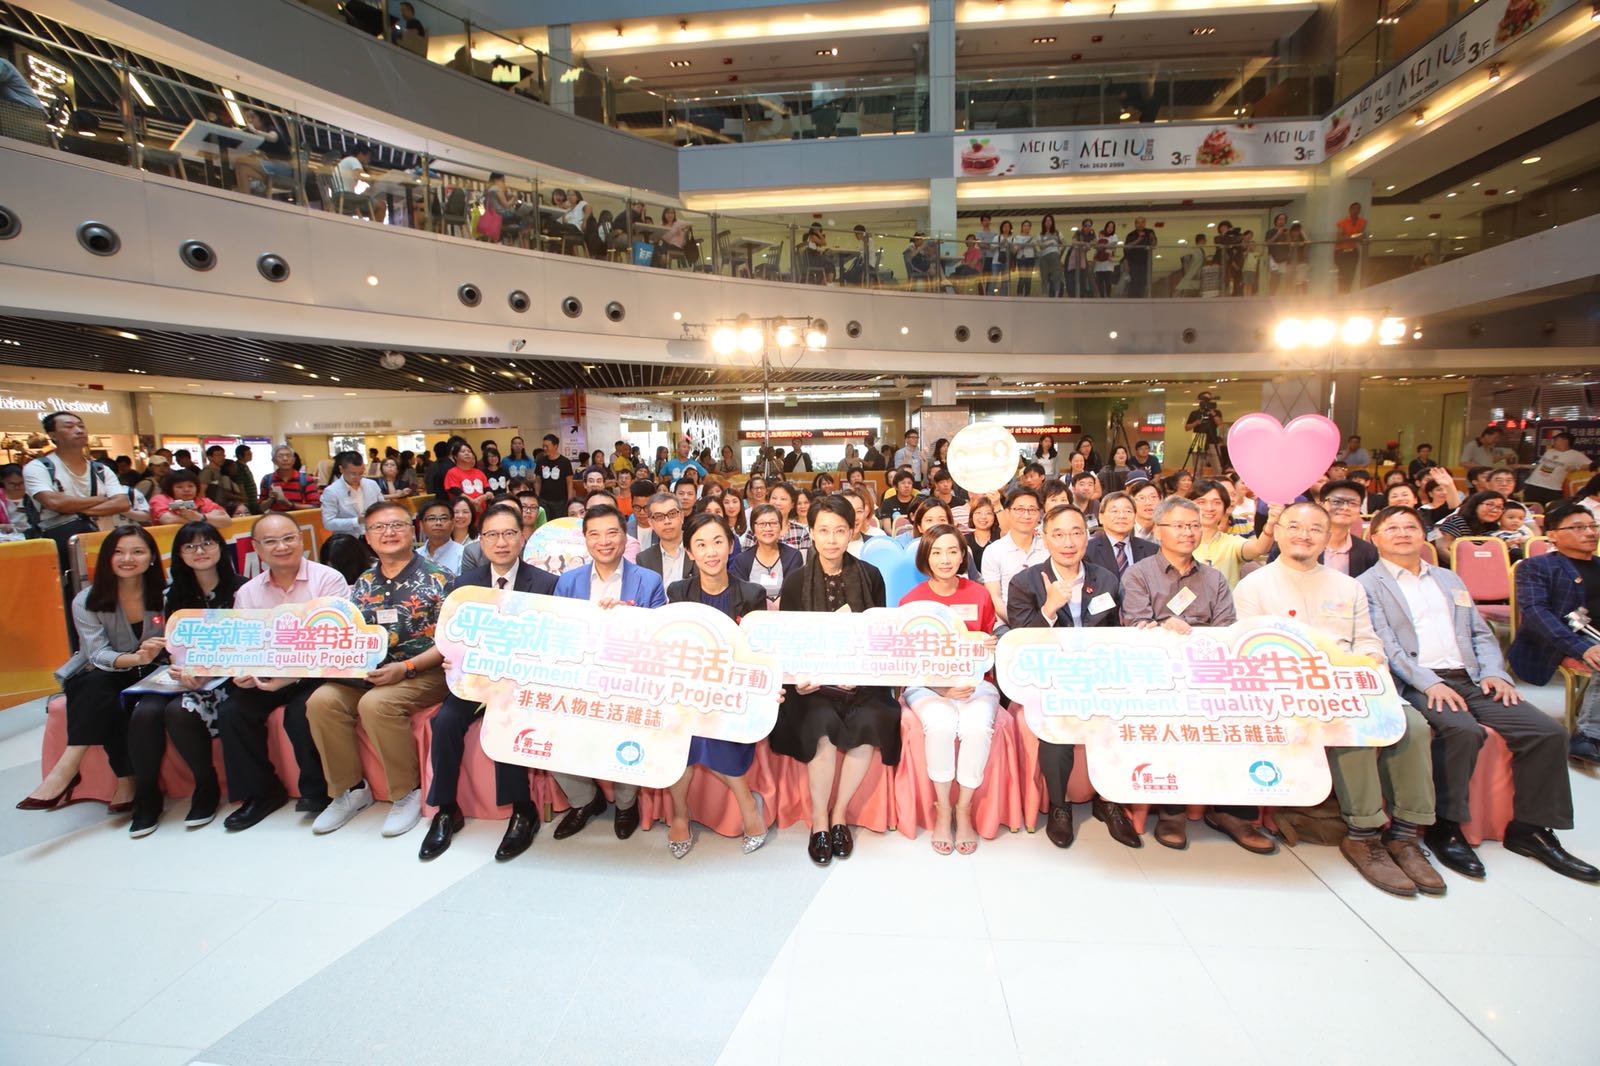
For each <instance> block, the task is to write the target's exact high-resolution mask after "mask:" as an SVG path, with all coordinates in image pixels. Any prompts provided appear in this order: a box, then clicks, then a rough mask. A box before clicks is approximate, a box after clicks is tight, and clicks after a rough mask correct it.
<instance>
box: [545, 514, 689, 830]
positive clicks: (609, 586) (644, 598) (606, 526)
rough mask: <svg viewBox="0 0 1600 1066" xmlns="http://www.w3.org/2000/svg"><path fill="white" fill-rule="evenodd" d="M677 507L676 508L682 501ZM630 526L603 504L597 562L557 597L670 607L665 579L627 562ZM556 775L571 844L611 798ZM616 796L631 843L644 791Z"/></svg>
mask: <svg viewBox="0 0 1600 1066" xmlns="http://www.w3.org/2000/svg"><path fill="white" fill-rule="evenodd" d="M656 498H657V499H659V498H660V497H659V496H658V497H656ZM667 498H668V499H672V497H671V496H668V497H667ZM672 502H673V506H675V507H676V506H677V501H676V500H673V501H672ZM652 509H654V504H653V503H652ZM624 526H625V523H624V522H623V520H622V512H621V511H619V510H617V509H616V508H615V507H612V506H610V505H609V504H597V505H596V506H594V507H591V508H589V510H588V511H586V512H584V515H583V544H584V547H586V548H587V549H588V550H589V558H590V559H591V560H592V562H590V563H589V565H587V566H583V567H579V568H578V569H577V570H569V571H567V572H566V573H565V574H562V575H561V577H560V578H559V579H558V580H557V581H556V591H555V594H556V595H557V596H567V597H569V598H571V599H575V600H588V601H589V602H590V603H594V604H598V605H599V606H600V607H602V608H606V609H609V608H612V607H617V606H622V605H626V606H630V607H660V606H662V605H663V604H665V603H666V602H667V593H666V590H665V589H664V588H663V587H662V584H661V578H660V577H658V576H656V574H654V573H653V572H651V571H650V570H647V569H645V568H644V567H642V566H635V565H634V564H633V563H630V562H628V561H627V560H626V559H624V558H623V557H622V549H623V547H624V545H625V544H626V543H627V534H626V533H625V532H624ZM680 533H681V530H680ZM550 776H551V777H553V778H555V781H556V784H558V785H560V786H561V791H562V792H563V793H565V794H566V797H567V802H568V803H570V804H572V809H571V810H569V811H567V813H566V816H565V817H563V818H562V819H561V824H560V825H558V826H556V832H555V837H556V839H557V840H565V839H566V838H567V837H569V836H572V835H573V834H574V833H577V832H579V831H580V830H582V829H583V827H584V826H586V825H588V824H589V819H591V818H593V817H594V816H595V815H597V814H600V813H601V812H602V811H604V810H605V809H606V797H605V793H603V792H601V791H600V789H599V788H598V787H597V786H596V785H595V782H594V779H593V778H588V777H577V776H575V775H573V774H562V773H552V774H551V775H550ZM614 795H615V796H616V801H617V819H616V826H615V828H616V832H617V839H618V840H627V839H628V838H629V837H631V836H632V835H633V831H634V830H635V829H638V828H639V788H638V786H636V785H628V784H623V783H621V782H618V783H617V785H616V788H615V790H614Z"/></svg>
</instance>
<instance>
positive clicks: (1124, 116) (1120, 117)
mask: <svg viewBox="0 0 1600 1066" xmlns="http://www.w3.org/2000/svg"><path fill="white" fill-rule="evenodd" d="M1132 117H1133V112H1132V111H1124V112H1123V113H1122V114H1120V115H1118V116H1117V120H1118V121H1119V122H1126V121H1128V120H1129V119H1130V118H1132Z"/></svg>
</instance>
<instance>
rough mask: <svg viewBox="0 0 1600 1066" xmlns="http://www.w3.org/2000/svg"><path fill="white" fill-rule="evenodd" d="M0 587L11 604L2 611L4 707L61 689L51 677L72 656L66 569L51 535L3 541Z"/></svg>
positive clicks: (0, 697)
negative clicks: (63, 584) (64, 593)
mask: <svg viewBox="0 0 1600 1066" xmlns="http://www.w3.org/2000/svg"><path fill="white" fill-rule="evenodd" d="M0 588H4V589H5V590H6V596H7V598H8V601H9V603H10V604H11V606H10V608H9V609H7V610H5V611H0V646H3V647H4V648H5V651H6V654H5V656H4V658H3V660H0V708H5V707H14V706H16V705H17V704H19V703H26V702H27V701H28V700H31V699H36V698H38V697H39V696H46V695H49V694H50V693H52V692H54V691H56V688H57V685H56V681H55V678H54V677H53V676H52V675H53V674H54V672H55V671H56V669H57V668H58V667H60V666H61V664H62V663H64V662H66V661H67V657H68V656H69V655H70V654H71V650H70V649H69V647H68V645H67V612H66V605H65V603H64V602H63V601H62V598H61V570H60V563H59V562H58V560H57V555H56V545H55V542H54V541H50V540H23V541H12V542H9V543H6V544H0Z"/></svg>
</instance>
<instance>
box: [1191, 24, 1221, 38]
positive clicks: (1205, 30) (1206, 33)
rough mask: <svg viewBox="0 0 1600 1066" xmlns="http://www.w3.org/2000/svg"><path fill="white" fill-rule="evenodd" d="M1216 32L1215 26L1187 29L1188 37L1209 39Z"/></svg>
mask: <svg viewBox="0 0 1600 1066" xmlns="http://www.w3.org/2000/svg"><path fill="white" fill-rule="evenodd" d="M1216 32H1217V28H1216V27H1215V26H1193V27H1190V29H1189V36H1190V37H1210V36H1211V35H1212V34H1213V33H1216Z"/></svg>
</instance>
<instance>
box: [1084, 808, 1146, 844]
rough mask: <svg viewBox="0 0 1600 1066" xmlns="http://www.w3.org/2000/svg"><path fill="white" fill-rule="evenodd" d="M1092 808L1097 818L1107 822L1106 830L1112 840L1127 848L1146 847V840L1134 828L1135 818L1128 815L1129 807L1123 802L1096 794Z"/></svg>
mask: <svg viewBox="0 0 1600 1066" xmlns="http://www.w3.org/2000/svg"><path fill="white" fill-rule="evenodd" d="M1090 809H1091V810H1093V811H1094V816H1095V817H1096V818H1098V819H1100V820H1101V821H1102V822H1104V823H1106V832H1108V833H1110V834H1111V839H1112V840H1115V841H1116V842H1117V843H1118V844H1121V845H1122V846H1123V847H1127V848H1142V847H1144V841H1143V840H1141V839H1140V838H1139V834H1138V832H1137V831H1136V830H1135V829H1134V828H1133V819H1131V818H1129V817H1128V809H1127V808H1126V807H1124V806H1123V805H1122V804H1120V803H1111V802H1110V801H1108V800H1103V799H1101V798H1100V797H1099V796H1096V797H1095V798H1094V803H1093V804H1091V806H1090Z"/></svg>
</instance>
